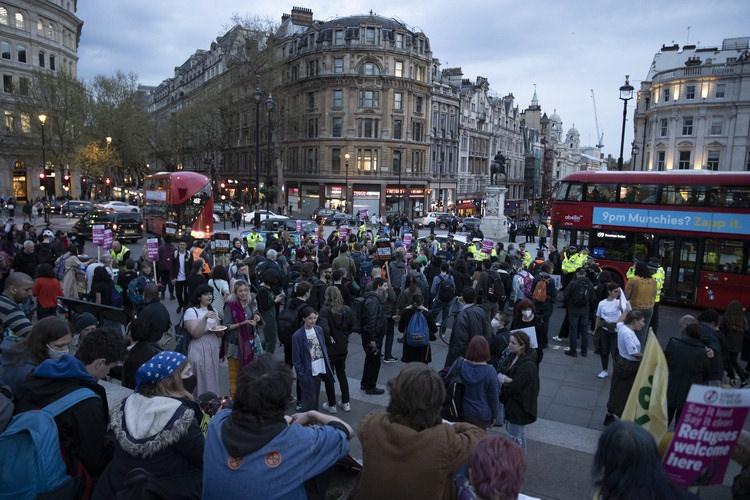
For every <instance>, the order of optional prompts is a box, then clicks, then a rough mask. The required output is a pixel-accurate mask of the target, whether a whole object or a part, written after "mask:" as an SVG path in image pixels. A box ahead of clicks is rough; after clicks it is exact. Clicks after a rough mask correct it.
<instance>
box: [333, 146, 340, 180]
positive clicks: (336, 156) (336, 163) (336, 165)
mask: <svg viewBox="0 0 750 500" xmlns="http://www.w3.org/2000/svg"><path fill="white" fill-rule="evenodd" d="M331 171H332V172H333V173H334V174H337V173H339V172H341V149H339V148H333V149H331Z"/></svg>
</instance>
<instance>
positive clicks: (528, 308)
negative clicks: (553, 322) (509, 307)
mask: <svg viewBox="0 0 750 500" xmlns="http://www.w3.org/2000/svg"><path fill="white" fill-rule="evenodd" d="M510 329H511V330H524V331H525V332H526V334H527V335H529V338H530V339H531V338H532V335H531V331H533V335H534V337H536V344H537V348H536V353H537V357H536V362H537V364H540V363H541V362H542V358H543V357H544V350H543V349H545V348H546V347H547V330H546V328H545V327H544V318H543V317H542V316H541V315H538V314H536V311H535V308H534V303H533V302H531V301H530V300H529V299H521V300H519V301H518V302H517V303H516V305H515V307H514V308H513V321H512V322H511V324H510ZM531 342H532V346H533V344H534V342H533V340H532V341H531Z"/></svg>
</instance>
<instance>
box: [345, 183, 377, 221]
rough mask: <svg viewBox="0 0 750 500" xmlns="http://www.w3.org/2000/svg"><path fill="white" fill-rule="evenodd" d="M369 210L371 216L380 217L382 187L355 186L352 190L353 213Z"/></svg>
mask: <svg viewBox="0 0 750 500" xmlns="http://www.w3.org/2000/svg"><path fill="white" fill-rule="evenodd" d="M360 210H367V211H368V212H369V214H370V215H373V214H378V215H380V186H378V185H371V186H370V185H355V186H354V189H353V190H352V211H351V213H353V214H356V213H358V212H359V211H360Z"/></svg>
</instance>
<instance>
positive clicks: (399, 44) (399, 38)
mask: <svg viewBox="0 0 750 500" xmlns="http://www.w3.org/2000/svg"><path fill="white" fill-rule="evenodd" d="M395 45H396V48H397V49H403V48H404V34H403V33H396V42H395Z"/></svg>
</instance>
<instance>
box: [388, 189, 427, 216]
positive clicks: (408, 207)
mask: <svg viewBox="0 0 750 500" xmlns="http://www.w3.org/2000/svg"><path fill="white" fill-rule="evenodd" d="M426 194H427V192H426V190H425V188H424V186H408V185H405V186H401V187H400V188H399V186H398V185H395V186H394V185H389V186H387V187H386V189H385V196H386V211H387V213H388V214H394V213H397V212H401V213H403V212H406V213H407V215H409V217H411V218H414V217H421V216H422V215H424V214H425V213H426V212H427V210H426V209H425V206H426V205H425V196H426Z"/></svg>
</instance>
